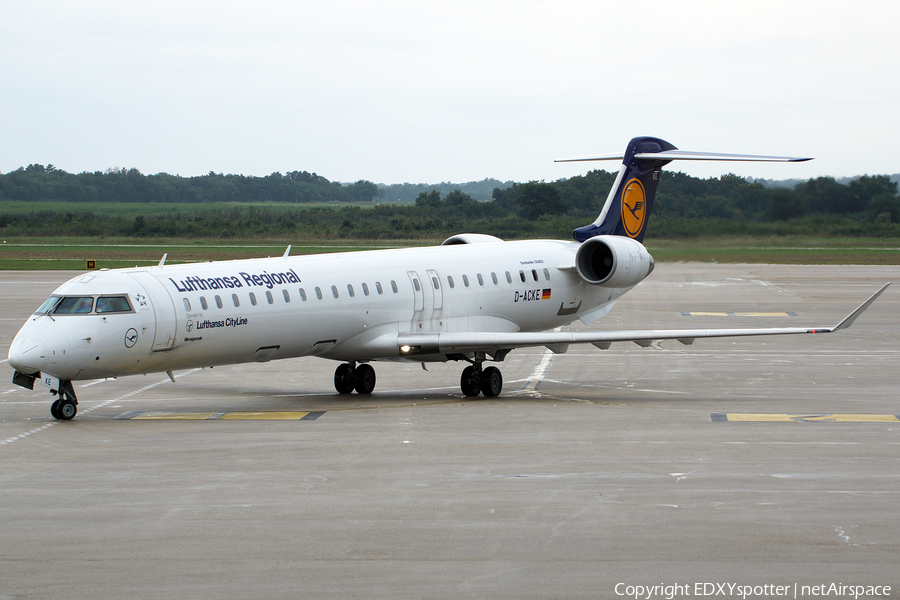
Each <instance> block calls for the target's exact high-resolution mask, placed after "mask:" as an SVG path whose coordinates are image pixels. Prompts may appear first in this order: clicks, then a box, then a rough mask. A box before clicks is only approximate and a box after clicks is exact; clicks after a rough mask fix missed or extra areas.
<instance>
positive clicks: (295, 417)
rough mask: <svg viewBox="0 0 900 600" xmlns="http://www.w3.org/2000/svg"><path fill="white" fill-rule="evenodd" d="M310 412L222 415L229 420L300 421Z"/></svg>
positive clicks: (231, 413)
mask: <svg viewBox="0 0 900 600" xmlns="http://www.w3.org/2000/svg"><path fill="white" fill-rule="evenodd" d="M308 414H309V413H308V412H230V413H225V414H224V415H222V420H223V421H225V420H228V421H248V420H249V421H299V420H300V419H302V418H303V417H305V416H306V415H308Z"/></svg>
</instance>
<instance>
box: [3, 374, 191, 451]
mask: <svg viewBox="0 0 900 600" xmlns="http://www.w3.org/2000/svg"><path fill="white" fill-rule="evenodd" d="M202 370H203V369H201V368H197V369H191V370H189V371H185V372H184V373H179V374H178V375H176V376H175V378H176V379H177V378H178V377H183V376H184V375H189V374H190V373H195V372H196V371H202ZM169 381H170V379H169V378H168V377H167V378H165V379H163V380H161V381H157V382H156V383H151V384H150V385H145V386H144V387H142V388H140V389H137V390H134V391H133V392H129V393H127V394H124V395H122V396H119V397H118V398H113V399H112V400H107V401H106V402H101V403H100V404H98V405H96V406H92V407H90V408H87V409H84V410H81V411H79V414H82V415H85V414H87V413H89V412H92V411H95V410H97V409H98V408H103V407H104V406H109V405H110V404H112V403H113V402H119V401H121V400H125V399H126V398H130V397H132V396H135V395H137V394H140V393H141V392H146V391H147V390H151V389H153V388H155V387H157V386H160V385H162V384H164V383H168V382H169ZM58 424H59V421H54V422H52V423H47V424H46V425H42V426H41V427H38V428H36V429H32V430H31V431H26V432H25V433H20V434H19V435H17V436H14V437H11V438H7V439H5V440H2V441H0V446H5V445H7V444H12V443H13V442H18V441H19V440H22V439H25V438H27V437H28V436H31V435H34V434H35V433H38V432H40V431H44V430H45V429H49V428H50V427H53V426H54V425H58Z"/></svg>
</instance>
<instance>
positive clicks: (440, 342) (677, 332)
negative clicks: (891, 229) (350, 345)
mask: <svg viewBox="0 0 900 600" xmlns="http://www.w3.org/2000/svg"><path fill="white" fill-rule="evenodd" d="M889 285H891V284H890V283H886V284H884V285H883V286H882V287H881V289H879V290H878V291H877V292H875V293H874V294H872V296H871V297H870V298H869V299H868V300H866V301H865V302H863V303H862V304H860V305H859V307H857V309H856V310H854V311H853V312H852V313H850V314H849V315H847V316H846V317H845V318H844V319H843V320H842V321H840V322H839V323H838V324H837V325H833V326H830V327H770V328H760V329H645V330H630V331H534V332H532V331H515V332H507V333H502V332H501V333H477V332H476V333H401V334H399V336H398V337H397V345H398V347H399V351H400V356H401V357H405V356H410V357H411V356H415V355H424V354H430V355H434V354H458V353H466V352H486V353H488V354H495V353H496V352H497V351H501V350H506V351H509V350H512V349H513V348H525V347H529V346H546V347H548V348H550V349H551V350H552V351H554V352H558V353H562V352H565V351H566V350H567V349H568V347H569V344H593V345H594V346H597V347H598V348H603V349H606V348H609V347H610V345H611V344H612V343H613V342H634V343H636V344H638V345H639V346H644V347H647V346H649V345H650V344H652V343H653V342H655V341H657V340H678V341H679V342H681V343H682V344H692V343H694V340H696V339H700V338H717V337H743V336H751V335H790V334H799V333H833V332H835V331H840V330H841V329H846V328H847V327H850V326H851V325H852V324H853V322H854V321H855V320H856V319H857V317H859V315H861V314H862V313H863V312H864V311H865V310H866V309H867V308H869V306H871V304H872V303H873V302H875V300H876V299H877V298H878V296H880V295H881V294H882V293H883V292H884V290H886V289H887V288H888V286H889Z"/></svg>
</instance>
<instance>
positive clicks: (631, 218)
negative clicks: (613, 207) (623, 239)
mask: <svg viewBox="0 0 900 600" xmlns="http://www.w3.org/2000/svg"><path fill="white" fill-rule="evenodd" d="M621 212H622V226H623V227H624V228H625V233H627V234H628V236H629V237H632V238H634V237H637V236H638V235H639V234H640V233H641V231H642V230H643V229H644V222H645V221H646V216H647V193H646V192H645V191H644V185H643V184H642V183H641V181H640V180H639V179H637V178H635V179H632V180H630V181H629V182H628V183H626V184H625V188H624V189H623V190H622V207H621Z"/></svg>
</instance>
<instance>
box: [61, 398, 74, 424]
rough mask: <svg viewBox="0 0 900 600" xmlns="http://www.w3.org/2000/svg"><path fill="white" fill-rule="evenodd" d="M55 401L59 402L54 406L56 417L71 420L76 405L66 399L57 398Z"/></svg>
mask: <svg viewBox="0 0 900 600" xmlns="http://www.w3.org/2000/svg"><path fill="white" fill-rule="evenodd" d="M57 402H59V406H57V408H56V418H57V419H62V420H63V421H71V420H72V419H73V418H74V417H75V413H77V412H78V407H77V406H75V404H74V403H73V402H69V401H68V400H62V401H59V400H57Z"/></svg>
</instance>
